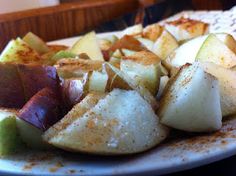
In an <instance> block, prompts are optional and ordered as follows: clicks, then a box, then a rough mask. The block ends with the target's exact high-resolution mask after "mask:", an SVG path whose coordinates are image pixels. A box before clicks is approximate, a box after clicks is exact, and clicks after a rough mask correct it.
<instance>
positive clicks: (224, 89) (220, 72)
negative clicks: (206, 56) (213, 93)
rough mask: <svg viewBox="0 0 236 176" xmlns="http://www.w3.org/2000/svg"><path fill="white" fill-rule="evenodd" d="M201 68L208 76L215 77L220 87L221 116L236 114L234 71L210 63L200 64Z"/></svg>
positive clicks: (235, 78) (235, 76)
mask: <svg viewBox="0 0 236 176" xmlns="http://www.w3.org/2000/svg"><path fill="white" fill-rule="evenodd" d="M201 67H202V68H203V69H204V70H205V71H206V72H207V73H209V74H211V75H213V76H215V77H216V78H217V80H218V81H219V86H220V101H221V110H222V115H223V117H224V116H229V115H235V114H236V81H235V80H236V71H233V70H230V69H226V68H224V67H222V66H219V65H216V64H214V63H210V62H203V63H201Z"/></svg>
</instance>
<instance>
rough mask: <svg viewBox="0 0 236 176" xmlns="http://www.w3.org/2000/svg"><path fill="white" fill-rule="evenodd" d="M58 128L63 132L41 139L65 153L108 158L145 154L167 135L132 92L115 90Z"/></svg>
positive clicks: (157, 120)
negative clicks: (88, 154)
mask: <svg viewBox="0 0 236 176" xmlns="http://www.w3.org/2000/svg"><path fill="white" fill-rule="evenodd" d="M79 110H80V109H78V110H77V109H73V110H72V111H73V112H75V111H79ZM69 114H70V113H69ZM67 118H68V117H67ZM59 123H60V122H59ZM144 124H145V125H144ZM60 126H62V128H63V129H62V130H59V131H54V133H56V134H54V135H52V137H50V135H49V137H48V136H47V131H46V133H45V135H44V139H45V140H46V141H48V142H49V143H50V144H52V145H55V146H57V147H60V148H63V149H65V150H69V151H83V152H87V153H98V154H107V155H109V154H129V153H137V152H141V151H144V150H147V149H149V148H151V147H153V146H154V145H156V144H158V143H160V142H161V141H162V140H164V139H165V137H166V136H167V134H168V129H167V128H166V127H164V126H163V125H161V124H160V123H159V119H158V117H157V115H156V114H155V112H154V111H153V110H152V108H151V106H150V105H149V104H148V103H147V102H146V101H145V100H144V99H143V98H142V97H141V96H140V95H139V93H137V92H136V91H134V90H120V89H114V90H113V91H111V92H110V93H108V94H107V95H106V96H105V97H104V98H101V99H100V100H99V101H98V102H97V104H96V105H95V106H94V107H92V108H90V109H89V110H88V111H86V112H85V113H84V114H82V115H81V116H80V115H75V116H74V120H73V121H72V122H71V123H69V124H68V125H66V127H65V128H64V124H63V123H62V124H60ZM52 128H54V127H52ZM54 129H55V128H54ZM59 129H60V127H59ZM49 131H50V129H49Z"/></svg>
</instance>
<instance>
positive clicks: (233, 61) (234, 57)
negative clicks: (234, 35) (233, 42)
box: [196, 34, 236, 68]
mask: <svg viewBox="0 0 236 176" xmlns="http://www.w3.org/2000/svg"><path fill="white" fill-rule="evenodd" d="M196 59H197V60H199V61H208V62H213V63H215V64H218V65H221V66H223V67H225V68H231V67H233V66H235V65H236V53H234V52H233V51H232V50H231V49H230V48H228V47H227V45H225V44H224V43H223V42H222V41H221V40H219V39H218V38H217V37H216V35H214V34H210V35H209V36H208V37H207V39H206V40H205V41H204V43H203V44H202V46H201V48H200V49H199V51H198V53H197V56H196Z"/></svg>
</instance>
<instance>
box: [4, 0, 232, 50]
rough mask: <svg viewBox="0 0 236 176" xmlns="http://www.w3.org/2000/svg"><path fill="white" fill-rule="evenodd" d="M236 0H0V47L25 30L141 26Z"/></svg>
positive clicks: (72, 31)
mask: <svg viewBox="0 0 236 176" xmlns="http://www.w3.org/2000/svg"><path fill="white" fill-rule="evenodd" d="M234 5H236V0H24V1H19V0H11V1H9V0H0V38H1V40H0V50H2V48H3V47H4V46H5V45H6V43H7V41H9V40H10V39H12V38H16V37H17V36H23V35H25V34H26V33H27V32H28V31H32V32H33V33H35V34H37V35H39V36H40V37H42V38H43V39H44V40H46V41H51V40H56V39H61V38H67V37H72V36H77V35H80V34H83V33H84V32H87V31H89V30H92V29H96V31H97V32H107V31H114V30H122V29H124V28H126V27H127V26H130V25H133V24H135V23H143V24H144V26H145V25H147V24H150V23H154V22H157V21H160V20H162V19H164V18H167V17H169V16H171V15H173V14H176V13H178V12H180V11H183V10H227V9H230V8H232V7H233V6H234Z"/></svg>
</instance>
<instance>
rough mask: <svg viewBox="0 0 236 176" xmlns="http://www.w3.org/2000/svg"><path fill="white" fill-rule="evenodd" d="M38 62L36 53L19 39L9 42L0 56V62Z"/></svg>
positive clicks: (38, 58)
mask: <svg viewBox="0 0 236 176" xmlns="http://www.w3.org/2000/svg"><path fill="white" fill-rule="evenodd" d="M40 61H41V60H40V57H39V55H38V53H37V52H36V51H35V50H34V49H33V48H31V47H30V46H29V45H28V44H27V43H26V42H24V41H23V40H22V39H20V38H17V39H16V40H11V41H10V42H9V43H8V44H7V46H6V47H5V48H4V50H3V52H2V53H1V56H0V62H15V63H32V62H40Z"/></svg>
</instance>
